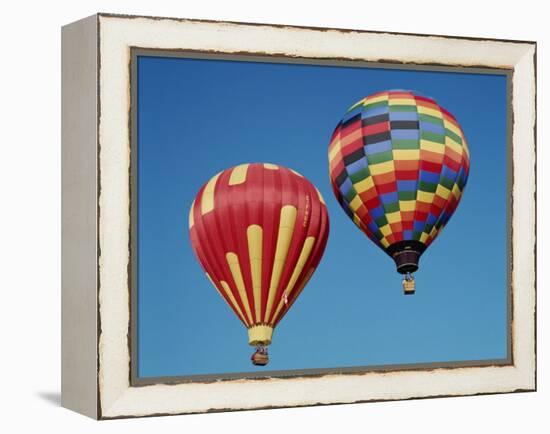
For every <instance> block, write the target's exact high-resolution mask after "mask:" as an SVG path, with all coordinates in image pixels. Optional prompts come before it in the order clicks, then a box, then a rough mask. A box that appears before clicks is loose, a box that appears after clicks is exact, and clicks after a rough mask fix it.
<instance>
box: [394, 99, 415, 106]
mask: <svg viewBox="0 0 550 434" xmlns="http://www.w3.org/2000/svg"><path fill="white" fill-rule="evenodd" d="M389 104H390V105H416V100H415V99H414V98H390V100H389Z"/></svg>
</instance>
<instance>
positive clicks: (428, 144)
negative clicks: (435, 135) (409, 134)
mask: <svg viewBox="0 0 550 434" xmlns="http://www.w3.org/2000/svg"><path fill="white" fill-rule="evenodd" d="M420 149H423V150H425V151H430V152H437V153H438V154H444V153H445V145H444V144H442V143H437V142H432V141H431V140H426V139H420Z"/></svg>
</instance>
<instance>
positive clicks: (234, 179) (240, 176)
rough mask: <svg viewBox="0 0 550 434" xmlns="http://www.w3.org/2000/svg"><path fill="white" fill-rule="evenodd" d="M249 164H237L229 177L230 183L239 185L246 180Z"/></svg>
mask: <svg viewBox="0 0 550 434" xmlns="http://www.w3.org/2000/svg"><path fill="white" fill-rule="evenodd" d="M248 166H249V164H241V165H240V166H236V167H235V168H234V169H233V170H232V171H231V176H230V177H229V185H238V184H242V183H243V182H245V181H246V174H247V172H248Z"/></svg>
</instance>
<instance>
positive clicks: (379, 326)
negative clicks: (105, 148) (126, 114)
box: [138, 56, 507, 377]
mask: <svg viewBox="0 0 550 434" xmlns="http://www.w3.org/2000/svg"><path fill="white" fill-rule="evenodd" d="M386 89H410V90H416V91H418V92H420V93H422V94H424V95H426V96H430V97H432V98H434V99H436V100H437V101H438V102H439V104H441V105H442V106H443V107H445V108H446V109H447V110H449V111H451V112H452V113H453V114H454V115H455V117H456V118H457V119H458V121H459V122H460V124H461V125H462V127H463V129H464V131H465V134H466V138H467V140H468V143H469V147H470V152H471V171H470V178H469V181H468V185H467V187H466V192H465V194H464V197H463V199H462V202H461V203H460V206H459V207H458V210H457V212H456V213H455V215H454V216H453V218H452V219H451V221H450V223H449V224H448V226H447V227H446V228H445V229H444V230H443V231H442V233H441V234H440V235H439V237H438V239H437V240H436V241H435V242H434V243H433V244H432V245H431V246H430V248H429V249H428V250H427V251H426V252H425V253H424V255H423V256H422V258H421V263H420V270H419V272H417V273H416V274H415V277H416V282H417V293H416V294H415V295H414V296H403V293H402V289H401V276H400V275H398V274H397V273H396V271H395V265H394V263H393V261H392V260H391V258H389V257H388V256H387V255H386V254H385V253H383V252H382V251H381V250H380V249H379V248H378V247H376V246H375V245H374V244H372V242H370V240H368V239H367V237H366V236H364V235H363V234H362V233H361V232H360V231H359V230H358V229H357V228H356V227H355V225H354V224H353V223H352V222H351V221H349V219H348V217H347V216H346V215H345V214H344V212H343V211H342V210H341V209H340V207H339V205H338V203H337V202H336V200H335V198H334V197H333V194H332V191H331V188H330V182H329V178H328V175H327V172H328V168H327V164H328V163H327V147H328V141H329V139H330V135H331V133H332V131H333V129H334V127H335V126H336V124H337V122H338V121H339V119H340V118H341V116H342V115H343V113H344V112H345V110H346V109H347V107H349V106H350V105H352V104H353V103H354V102H356V101H358V100H359V99H361V98H363V97H365V96H367V95H369V94H371V93H374V92H377V91H380V90H386ZM138 146H139V154H138V160H139V162H138V221H139V222H138V240H139V241H138V280H139V291H138V376H140V377H157V376H179V375H196V374H221V373H230V372H252V371H254V372H258V371H259V372H261V370H262V369H263V370H265V369H269V370H286V369H308V368H332V367H348V366H368V365H381V364H403V363H424V362H444V361H462V360H482V359H499V358H505V357H506V348H507V345H506V342H507V327H506V311H507V288H506V76H505V75H493V74H470V73H468V74H465V73H455V72H424V71H410V70H408V71H407V70H394V69H374V68H351V67H334V66H330V67H329V66H312V65H293V64H292V65H291V64H279V63H257V62H236V61H224V60H198V59H183V58H162V57H150V56H140V57H139V58H138ZM246 162H270V163H277V164H282V165H285V166H287V167H290V168H292V169H294V170H296V171H298V172H300V173H301V174H303V175H304V176H306V177H307V178H308V179H309V180H310V181H312V182H313V183H314V184H315V185H316V186H317V188H318V189H319V190H320V191H321V193H322V194H323V196H324V198H325V200H326V202H327V206H328V210H329V215H330V220H331V232H330V237H329V241H328V245H327V249H326V251H325V254H324V257H323V259H322V261H321V264H320V266H319V267H318V269H317V271H316V273H315V275H314V276H313V278H312V279H311V281H310V283H309V284H308V286H307V287H306V289H305V290H304V292H303V293H302V294H301V296H300V298H299V300H298V301H297V302H296V303H295V304H294V306H293V308H292V309H291V311H290V312H289V313H288V314H287V315H286V316H285V318H284V319H283V320H282V322H281V323H280V324H279V326H278V327H277V329H276V330H275V333H274V340H273V344H272V345H271V346H270V358H271V360H270V364H269V365H268V367H267V368H257V367H253V366H252V365H251V364H250V360H249V355H250V353H251V352H252V347H250V346H249V345H248V343H247V333H246V329H245V328H244V326H243V325H242V324H241V323H240V321H239V320H238V319H237V318H236V316H235V315H234V314H233V312H232V311H231V310H230V308H229V307H228V306H227V305H226V304H225V302H224V301H223V300H222V299H221V297H220V296H219V295H218V294H217V293H216V291H215V289H214V288H213V287H212V286H211V284H210V283H209V282H208V281H207V279H206V278H205V276H204V273H203V271H202V269H201V268H200V266H199V264H198V262H197V260H196V259H195V257H194V254H193V251H192V249H191V245H190V242H189V236H188V228H187V215H188V211H189V207H190V205H191V202H192V200H193V199H194V197H195V195H196V193H197V192H198V190H199V188H200V187H201V186H202V185H203V184H204V183H205V182H206V181H207V180H208V179H210V177H212V176H213V175H214V174H216V173H217V172H219V171H221V170H223V169H225V168H227V167H230V166H233V165H236V164H240V163H246Z"/></svg>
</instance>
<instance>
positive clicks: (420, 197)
mask: <svg viewBox="0 0 550 434" xmlns="http://www.w3.org/2000/svg"><path fill="white" fill-rule="evenodd" d="M416 200H417V201H419V202H424V203H432V202H433V200H434V194H433V193H429V192H427V191H422V190H418V191H417V192H416Z"/></svg>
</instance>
